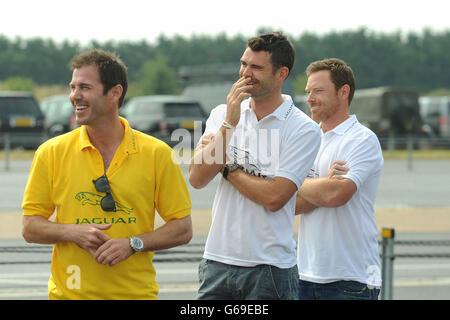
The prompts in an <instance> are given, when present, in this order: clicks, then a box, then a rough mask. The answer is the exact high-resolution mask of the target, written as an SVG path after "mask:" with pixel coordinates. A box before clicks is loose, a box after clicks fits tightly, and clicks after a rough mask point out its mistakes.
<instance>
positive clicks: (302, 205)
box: [295, 193, 317, 215]
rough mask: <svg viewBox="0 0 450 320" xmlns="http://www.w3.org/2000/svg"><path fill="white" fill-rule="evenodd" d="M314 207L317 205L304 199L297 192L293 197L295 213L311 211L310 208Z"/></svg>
mask: <svg viewBox="0 0 450 320" xmlns="http://www.w3.org/2000/svg"><path fill="white" fill-rule="evenodd" d="M316 208H317V206H315V205H313V204H312V203H310V202H308V201H306V200H305V199H304V198H302V197H301V196H300V194H299V193H297V197H296V199H295V214H296V215H298V214H303V213H308V212H311V211H312V210H314V209H316Z"/></svg>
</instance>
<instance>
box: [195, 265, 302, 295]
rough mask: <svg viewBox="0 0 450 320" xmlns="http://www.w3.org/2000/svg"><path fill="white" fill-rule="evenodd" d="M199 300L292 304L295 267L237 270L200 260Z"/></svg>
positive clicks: (232, 267)
mask: <svg viewBox="0 0 450 320" xmlns="http://www.w3.org/2000/svg"><path fill="white" fill-rule="evenodd" d="M198 277H199V283H200V286H199V289H198V294H197V299H198V300H295V298H296V294H297V286H298V279H299V278H298V269H297V266H294V267H292V268H288V269H280V268H277V267H275V266H271V265H258V266H255V267H239V266H233V265H229V264H224V263H220V262H217V261H212V260H206V259H203V260H202V261H201V262H200V265H199V268H198Z"/></svg>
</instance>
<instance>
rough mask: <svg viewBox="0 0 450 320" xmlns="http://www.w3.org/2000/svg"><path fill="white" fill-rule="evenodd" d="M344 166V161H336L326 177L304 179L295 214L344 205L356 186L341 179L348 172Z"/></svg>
mask: <svg viewBox="0 0 450 320" xmlns="http://www.w3.org/2000/svg"><path fill="white" fill-rule="evenodd" d="M345 164H346V162H345V161H336V162H334V163H333V164H332V166H331V168H330V172H329V174H328V176H327V177H324V178H316V179H311V178H307V179H305V181H304V182H303V184H302V186H301V187H300V189H299V190H298V193H297V197H296V206H295V214H302V213H308V212H310V211H311V210H313V209H315V208H317V207H327V208H335V207H339V206H342V205H344V204H346V203H347V202H348V201H349V200H350V199H351V197H352V196H353V194H354V193H355V192H356V184H355V183H354V182H353V181H352V180H350V179H347V178H343V177H342V175H345V174H346V173H347V172H348V171H349V169H348V168H347V167H345Z"/></svg>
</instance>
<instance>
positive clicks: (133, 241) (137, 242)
mask: <svg viewBox="0 0 450 320" xmlns="http://www.w3.org/2000/svg"><path fill="white" fill-rule="evenodd" d="M130 247H131V249H133V251H134V252H141V251H142V250H144V242H143V241H142V239H141V238H138V237H130Z"/></svg>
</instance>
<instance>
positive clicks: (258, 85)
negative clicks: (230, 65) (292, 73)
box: [239, 48, 284, 99]
mask: <svg viewBox="0 0 450 320" xmlns="http://www.w3.org/2000/svg"><path fill="white" fill-rule="evenodd" d="M281 69H283V67H282V68H280V69H278V70H276V71H275V73H274V72H273V66H272V63H271V58H270V53H269V52H267V51H253V50H252V49H250V48H247V49H246V50H245V51H244V54H243V55H242V58H241V68H240V70H239V76H240V77H245V78H250V79H251V80H250V83H249V84H252V85H253V88H252V89H251V91H250V92H249V93H250V94H251V96H252V98H256V99H257V98H260V97H265V96H267V95H270V94H271V93H273V92H277V91H278V90H276V89H279V90H280V89H281V85H282V82H283V81H282V80H284V79H282V78H281V77H280V73H281Z"/></svg>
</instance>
